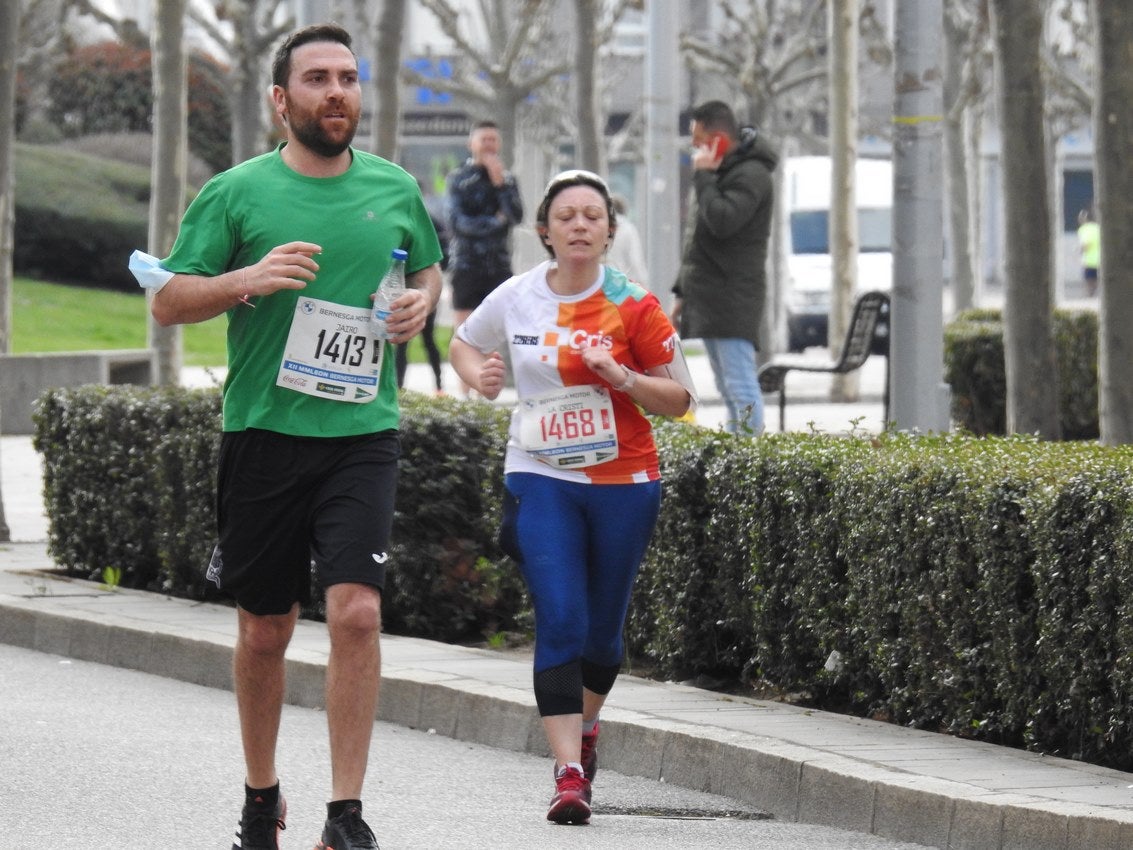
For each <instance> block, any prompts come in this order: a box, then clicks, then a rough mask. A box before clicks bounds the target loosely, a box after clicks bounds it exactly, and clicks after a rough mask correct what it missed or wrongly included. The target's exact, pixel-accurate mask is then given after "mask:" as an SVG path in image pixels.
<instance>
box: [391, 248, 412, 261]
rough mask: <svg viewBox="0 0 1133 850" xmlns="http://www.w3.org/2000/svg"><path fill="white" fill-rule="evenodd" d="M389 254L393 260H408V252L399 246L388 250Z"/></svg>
mask: <svg viewBox="0 0 1133 850" xmlns="http://www.w3.org/2000/svg"><path fill="white" fill-rule="evenodd" d="M390 256H391V257H393V258H394V259H395V260H408V259H409V252H408V251H405V250H403V249H401V248H394V249H393V251H391V252H390Z"/></svg>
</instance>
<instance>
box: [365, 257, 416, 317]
mask: <svg viewBox="0 0 1133 850" xmlns="http://www.w3.org/2000/svg"><path fill="white" fill-rule="evenodd" d="M390 257H391V258H392V259H391V260H390V264H389V270H388V271H387V272H386V273H385V276H383V277H382V280H381V283H379V284H378V291H377V292H376V293H375V294H374V312H373V315H372V317H371V318H370V329H371V331H372V332H373V335H374V338H375V339H389V331H387V330H386V321H387V320H388V319H389V314H390V313H391V312H392V310H391V305H392V304H393V302H394V301H396V300H397V299H398V298H400V297H401V295H402V293H403V292H405V261H406V260H407V259H409V254H408V253H406V252H405V251H403V250H402V249H401V248H394V249H393V252H392V253H391V254H390Z"/></svg>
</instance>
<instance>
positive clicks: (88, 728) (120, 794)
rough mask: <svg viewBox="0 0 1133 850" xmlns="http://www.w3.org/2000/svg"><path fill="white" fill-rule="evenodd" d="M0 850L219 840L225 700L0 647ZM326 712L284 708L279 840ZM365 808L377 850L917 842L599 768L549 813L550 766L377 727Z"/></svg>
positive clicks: (316, 825) (229, 813)
mask: <svg viewBox="0 0 1133 850" xmlns="http://www.w3.org/2000/svg"><path fill="white" fill-rule="evenodd" d="M0 688H2V689H3V693H4V694H5V697H4V728H5V733H4V735H3V736H2V737H0V764H3V765H4V770H3V771H0V800H2V801H3V804H2V805H0V846H2V847H5V848H9V847H10V848H16V847H52V848H54V847H82V848H92V850H93V849H94V848H107V850H110V848H114V850H119V848H138V850H142V848H145V850H152V848H155V847H161V848H224V850H227V848H228V847H230V846H231V840H232V832H233V828H234V825H235V818H236V817H237V814H238V811H239V804H240V802H241V800H240V797H239V794H240V788H241V784H240V783H241V782H242V781H243V775H242V771H241V768H240V760H239V756H238V753H239V731H238V729H237V724H236V712H235V707H234V705H233V699H232V695H231V694H229V693H227V692H224V691H221V690H217V689H214V688H206V687H201V686H199V685H190V684H186V683H184V682H179V681H176V680H174V679H169V678H165V677H158V676H153V675H150V674H146V673H138V672H135V671H131V670H124V669H121V668H116V667H107V666H103V665H100V664H92V663H90V662H86V661H75V660H72V659H69V658H62V657H60V656H57V655H47V654H43V653H39V652H34V651H31V650H26V649H19V648H16V647H11V646H3V645H0ZM326 737H327V736H326V725H325V717H324V715H323V713H322V712H320V711H318V710H315V709H310V708H298V707H294V706H288V707H287V708H286V710H285V712H284V718H283V735H282V738H281V741H280V748H279V765H280V771H281V775H282V790H283V792H284V795H285V796H286V798H287V801H288V809H289V814H288V818H287V829H286V831H285V832H284V833H283V835H282V836H281V838H282V846H283V848H285V850H286V848H310V847H312V846H313V845H314V843H315V839H316V838H318V835H319V832H320V830H321V829H322V818H323V816H324V814H323V813H324V801H325V794H326V784H327V777H328V776H329V775H330V774H329V771H330V768H329V756H328V750H327V742H326ZM366 790H367V793H366V795H365V796H366V801H365V803H364V805H365V814H366V818H367V820H368V822H369V823H370V825H371V827H372V828H373V829H374V831H375V833H376V835H377V837H378V841H379V843H380V845H381V847H382V848H383V850H438V848H481V847H482V848H531V847H539V848H548V850H554V849H555V848H563V849H564V850H566V848H586V847H605V848H620V849H621V850H638V849H639V848H640V850H654V848H656V847H658V846H667V847H704V848H708V847H711V848H718V850H740V848H745V850H815V848H830V850H850V848H853V850H915V848H917V847H919V846H921V845H914V844H903V843H899V842H895V841H891V840H888V839H884V838H878V837H876V836H868V835H857V834H854V833H851V832H848V831H845V830H840V829H834V828H831V827H820V826H811V825H807V824H796V823H782V822H779V821H775V820H771V819H769V818H768V817H767V816H766V815H764V814H762V813H761V812H759V811H758V810H757V809H756V808H755V807H753V806H750V805H746V804H742V803H738V802H737V801H735V800H731V799H728V798H726V797H720V796H716V795H711V794H704V793H698V792H695V791H690V790H688V789H685V788H681V787H679V786H676V785H673V784H669V783H663V782H660V781H657V780H650V779H643V778H641V777H635V776H624V775H622V774H620V773H617V772H615V771H612V770H602V771H600V773H599V775H598V782H597V785H596V788H595V795H596V796H595V807H596V813H595V814H594V816H593V818H592V823H591V825H590V826H586V827H559V826H555V825H553V824H549V823H547V822H546V820H545V819H544V818H543V815H544V813H545V812H546V806H547V801H548V800H549V798H550V794H551V779H550V762H549V761H548V759H546V758H543V757H538V756H534V755H528V754H523V753H516V752H511V751H507V750H500V749H494V748H491V747H487V746H484V745H481V744H470V743H466V742H462V741H457V740H454V739H452V738H448V737H444V736H441V735H437V734H435V733H434V734H430V733H429V732H428V730H414V729H409V728H406V727H404V726H400V725H395V724H390V723H378V724H377V725H376V728H375V735H374V746H373V750H372V754H371V767H370V776H369V782H368V784H367V789H366Z"/></svg>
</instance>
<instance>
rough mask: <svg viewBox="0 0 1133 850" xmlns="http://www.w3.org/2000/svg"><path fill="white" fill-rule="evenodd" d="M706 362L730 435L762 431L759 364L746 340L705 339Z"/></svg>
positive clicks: (752, 346) (761, 393) (753, 350)
mask: <svg viewBox="0 0 1133 850" xmlns="http://www.w3.org/2000/svg"><path fill="white" fill-rule="evenodd" d="M704 347H705V349H706V350H707V351H708V362H709V363H710V364H711V365H712V374H713V376H714V377H715V378H716V389H717V390H719V391H720V395H722V396H723V397H724V404H725V405H726V406H727V408H728V421H727V423H726V424H725V426H724V427H725V428H727V430H728V432H729V433H731V434H745V435H747V436H752V437H754V436H755V435H757V434H762V433H763V392H762V391H761V390H760V389H759V374H758V372H759V366H758V365H757V364H756V362H755V346H754V345H753V344H752V342H751V341H750V340H746V339H737V338H728V339H706V340H704Z"/></svg>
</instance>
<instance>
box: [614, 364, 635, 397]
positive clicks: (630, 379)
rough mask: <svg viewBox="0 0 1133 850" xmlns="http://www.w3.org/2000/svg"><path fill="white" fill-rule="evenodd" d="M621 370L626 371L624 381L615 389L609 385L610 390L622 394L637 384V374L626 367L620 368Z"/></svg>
mask: <svg viewBox="0 0 1133 850" xmlns="http://www.w3.org/2000/svg"><path fill="white" fill-rule="evenodd" d="M622 368H623V369H625V370H626V379H625V380H624V381H622V382H621V383H620V384H618V385H617V386H616V387H615V386H613V385H611V389H614V390H617V391H618V392H620V393H624V392H625V391H626V390H628V389H629V388H630V387H632V386H633V385H634V384H636V383H637V372H635V371H633V369H630V368H629V367H628V366H622Z"/></svg>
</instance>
